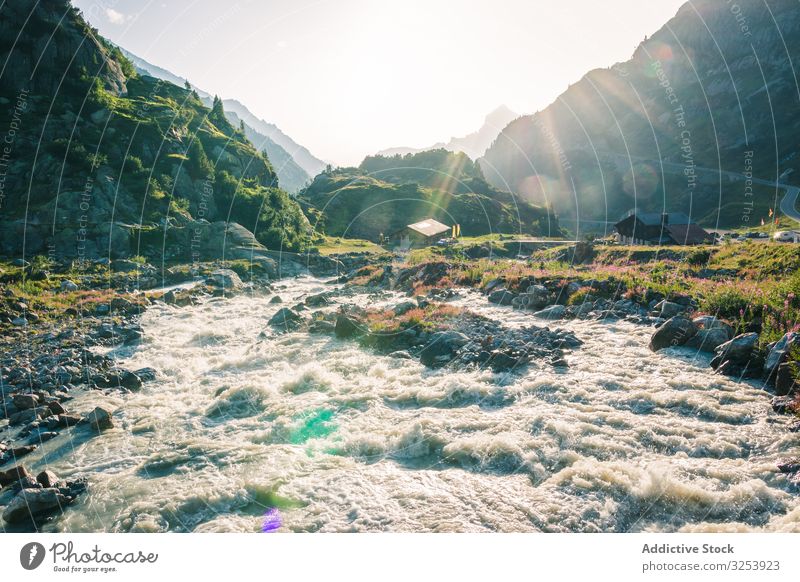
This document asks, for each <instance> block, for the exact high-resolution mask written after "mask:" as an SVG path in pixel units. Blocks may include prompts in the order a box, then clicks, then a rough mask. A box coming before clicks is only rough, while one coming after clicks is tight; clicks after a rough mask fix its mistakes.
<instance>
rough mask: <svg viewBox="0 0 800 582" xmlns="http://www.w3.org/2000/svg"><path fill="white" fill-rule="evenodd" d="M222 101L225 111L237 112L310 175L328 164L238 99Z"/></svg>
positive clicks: (314, 174)
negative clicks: (259, 116)
mask: <svg viewBox="0 0 800 582" xmlns="http://www.w3.org/2000/svg"><path fill="white" fill-rule="evenodd" d="M222 103H223V105H224V107H225V111H230V112H231V113H235V114H236V115H237V116H239V118H240V119H243V120H244V122H245V123H246V124H247V125H249V126H250V127H252V128H253V129H254V130H256V131H257V132H259V133H260V134H261V135H264V136H266V137H268V138H269V139H271V140H272V141H274V142H275V143H276V144H278V145H279V146H281V147H282V148H283V149H284V150H286V152H287V153H288V154H289V155H290V156H292V159H294V160H295V162H297V165H298V166H300V167H301V168H303V170H305V171H306V173H307V174H308V175H309V176H312V177H313V176H316V175H317V174H319V173H320V172H321V171H322V170H324V169H325V167H326V166H327V163H326V162H323V161H322V160H320V159H319V158H317V157H315V156H314V155H313V154H312V153H311V152H309V151H308V149H306V148H305V147H303V146H301V145H300V144H298V143H297V142H296V141H294V140H293V139H292V138H291V137H289V136H288V135H286V134H285V133H283V132H282V131H281V130H280V128H279V127H278V126H277V125H274V124H272V123H268V122H266V121H264V120H263V119H260V118H258V117H256V116H255V115H254V114H253V113H252V112H251V111H250V110H249V109H248V108H247V107H245V106H244V105H242V104H241V103H239V102H238V101H237V100H236V99H225V100H224V101H223V102H222Z"/></svg>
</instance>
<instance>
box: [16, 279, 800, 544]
mask: <svg viewBox="0 0 800 582" xmlns="http://www.w3.org/2000/svg"><path fill="white" fill-rule="evenodd" d="M282 285H284V286H285V288H284V289H281V290H279V293H280V294H281V296H282V297H283V299H284V304H283V306H286V305H293V304H294V302H295V301H296V300H299V299H300V298H302V297H303V296H305V295H306V294H309V293H315V292H319V291H321V290H324V289H328V288H330V286H327V285H324V284H323V283H322V282H321V281H318V280H314V279H299V280H292V281H287V282H283V283H282ZM397 297H398V298H397V299H395V298H392V297H388V298H386V297H385V298H384V300H388V299H392V301H389V303H392V302H393V301H398V300H399V296H397ZM458 302H460V303H462V304H464V305H468V306H469V307H471V308H473V309H477V310H479V311H480V312H482V313H484V314H486V315H489V316H491V317H494V318H503V320H504V321H505V322H506V323H508V324H509V325H520V324H530V323H536V322H534V321H533V320H532V318H531V316H530V315H529V314H525V313H519V312H514V311H512V310H511V309H510V308H505V307H497V306H491V305H489V304H487V303H486V301H485V298H482V297H479V296H477V295H475V294H470V295H469V296H467V297H465V298H464V299H461V300H459V301H458ZM280 307H282V305H274V304H270V303H269V297H251V296H238V297H235V298H232V299H226V300H221V299H212V300H209V301H206V302H205V303H203V304H201V305H197V306H193V307H185V308H181V309H178V308H174V307H169V306H156V307H153V308H151V309H150V310H149V311H148V312H147V313H146V314H145V315H144V317H143V321H142V325H143V327H144V329H145V339H144V341H143V342H142V343H141V344H140V345H139V346H137V347H136V348H135V351H133V352H132V353H130V352H127V353H120V354H119V356H120V358H122V361H121V362H120V363H121V364H122V365H124V366H125V367H126V368H129V369H136V368H140V367H144V366H152V367H154V368H156V369H157V370H158V371H159V380H158V381H157V382H154V383H151V384H149V385H147V387H146V388H144V389H143V390H142V391H141V392H139V393H135V394H129V395H125V396H118V397H114V398H111V401H110V402H108V404H109V405H110V406H112V407H115V408H117V407H118V408H119V412H118V413H117V414H116V415H115V421H116V425H117V426H116V428H114V429H111V430H108V431H106V432H104V433H102V435H100V436H98V437H95V438H93V439H92V440H89V441H87V442H83V443H68V444H66V445H65V444H64V443H63V442H62V443H60V444H58V443H56V444H50V443H48V445H47V446H46V447H45V449H44V451H43V453H38V461H39V462H40V463H41V462H43V460H44V458H45V455H46V458H47V459H49V463H50V465H51V467H52V468H53V469H54V470H55V471H56V472H57V473H58V474H59V475H62V476H65V477H66V476H72V475H81V474H84V475H88V476H89V479H90V488H89V492H88V494H86V495H84V496H83V497H82V498H81V499H80V501H79V502H78V503H77V504H76V505H74V506H72V507H70V508H69V509H68V510H67V511H66V512H65V513H64V514H63V515H62V516H60V517H59V518H58V519H57V520H56V521H55V522H54V523H53V524H52V526H50V527H52V529H55V530H59V531H100V530H102V531H260V530H261V528H262V525H263V523H264V519H265V518H264V514H265V512H267V511H268V510H269V509H270V508H277V510H278V512H279V515H280V517H279V519H280V521H281V524H282V525H281V531H415V532H416V531H675V530H692V531H694V530H762V529H763V530H770V531H800V508H799V507H800V500H799V499H798V497H797V495H796V494H794V493H792V492H791V490H790V487H789V484H788V481H787V478H786V476H784V475H782V474H780V473H778V472H777V470H776V468H775V465H776V461H777V460H778V459H780V458H782V457H785V456H788V455H789V454H791V453H792V452H794V453H795V454H796V438H797V435H796V434H792V433H789V432H787V431H786V430H785V427H784V425H785V424H786V423H787V422H788V420H787V419H784V418H782V417H779V416H777V415H774V414H773V413H772V412H771V411H770V407H769V398H768V395H767V394H765V393H764V392H763V391H761V390H760V389H758V387H757V386H755V385H748V384H745V383H736V382H733V381H731V380H729V379H727V378H724V377H720V376H716V375H713V374H712V373H711V370H710V369H709V368H708V360H707V357H706V356H696V355H695V354H693V353H692V352H691V351H689V350H665V351H663V352H659V353H657V354H653V353H652V352H650V350H649V349H648V347H647V343H648V340H649V336H650V333H651V330H649V329H648V328H646V327H640V326H635V325H633V324H628V323H624V322H615V323H612V322H578V321H576V322H567V323H558V324H551V325H560V326H562V327H566V328H569V329H571V330H573V331H574V332H575V333H576V335H577V336H578V337H579V338H580V339H582V340H583V341H584V342H585V343H584V345H583V346H581V347H580V348H578V349H576V350H574V351H572V352H568V353H567V361H568V362H569V368H568V369H567V370H556V369H552V368H543V369H535V368H531V369H529V370H528V371H522V372H520V373H516V374H512V375H502V374H494V373H492V372H491V371H475V372H469V373H465V372H457V373H456V372H452V371H447V370H436V371H431V370H428V369H426V368H424V367H423V366H422V365H421V364H419V363H418V362H415V361H409V360H399V359H392V358H389V357H385V356H378V355H375V354H374V353H371V352H368V351H365V350H363V349H361V348H360V347H359V346H358V345H357V344H356V343H354V342H348V341H340V340H337V339H334V338H330V337H326V336H310V335H308V334H306V333H293V334H287V335H283V336H277V335H273V334H269V335H268V337H266V338H262V337H260V334H261V332H262V331H264V330H267V331H268V332H269V330H268V326H267V321H268V320H269V318H270V317H271V316H272V315H273V314H274V313H275V312H276V311H277V310H278V309H279V308H280ZM539 323H540V322H539ZM98 397H99V396H98V393H92V394H88V395H86V396H84V397H82V399H81V400H80V401H78V402H76V403H75V405H74V406H73V408H76V407H77V408H81V407H82V408H83V409H88V408H90V407H91V406H93V405H95V404H96V403H97V402H98ZM31 459H32V460H33V461H34V463H33V464H34V467H35V466H36V460H37V457H34V456H33V455H31ZM270 519H271V520H273V522H274V519H275V517H274V512H272V513H271V518H270Z"/></svg>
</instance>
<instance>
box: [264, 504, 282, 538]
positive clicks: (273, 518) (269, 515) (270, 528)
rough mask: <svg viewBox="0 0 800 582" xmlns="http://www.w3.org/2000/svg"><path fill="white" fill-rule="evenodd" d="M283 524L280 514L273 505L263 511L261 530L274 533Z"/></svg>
mask: <svg viewBox="0 0 800 582" xmlns="http://www.w3.org/2000/svg"><path fill="white" fill-rule="evenodd" d="M281 525H283V521H282V520H281V514H280V512H279V511H278V510H277V508H275V507H270V508H269V509H268V510H267V511H266V513H264V523H263V524H261V531H262V532H264V533H274V532H276V531H278V530H279V529H280V527H281Z"/></svg>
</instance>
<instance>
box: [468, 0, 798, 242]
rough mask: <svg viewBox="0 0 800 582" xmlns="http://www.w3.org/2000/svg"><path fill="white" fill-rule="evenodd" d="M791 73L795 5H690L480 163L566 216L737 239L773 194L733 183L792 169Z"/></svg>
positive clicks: (710, 0) (495, 178)
mask: <svg viewBox="0 0 800 582" xmlns="http://www.w3.org/2000/svg"><path fill="white" fill-rule="evenodd" d="M798 65H800V8H798V4H797V2H796V0H768V1H766V2H765V1H764V0H740V1H739V2H737V3H736V4H731V3H728V2H720V1H718V0H693V1H692V2H689V3H686V4H685V5H684V6H682V7H681V8H680V10H679V11H678V13H677V14H676V16H675V17H673V18H672V19H671V20H670V21H669V22H667V23H666V24H665V25H664V26H663V27H662V28H661V29H660V30H658V31H657V32H656V33H655V34H653V35H652V36H651V37H649V38H647V39H645V40H644V41H643V42H642V43H641V44H640V45H639V47H638V48H637V49H636V50H635V52H634V54H633V56H632V58H631V59H630V60H628V61H626V62H624V63H618V64H616V65H614V66H613V67H611V68H608V69H598V70H594V71H591V72H589V73H588V74H586V75H585V76H584V77H583V78H582V79H581V80H580V81H578V82H577V83H575V84H573V85H572V86H570V87H569V89H568V90H567V91H565V92H564V93H563V94H561V95H560V96H559V97H558V98H557V99H556V101H555V102H554V103H553V104H551V105H550V106H548V107H547V108H546V109H544V110H543V111H540V112H538V113H536V114H535V115H529V116H525V117H521V118H519V119H517V120H515V121H513V122H511V123H510V124H509V125H508V127H506V128H505V130H504V131H503V133H502V134H501V135H500V136H499V137H498V138H497V140H496V141H495V142H494V144H493V145H492V146H491V147H490V148H489V150H488V151H487V152H486V154H485V156H484V157H483V158H482V159H481V160H480V163H481V166H482V167H483V170H484V173H485V175H486V178H487V179H488V180H489V181H490V182H492V183H493V184H495V185H496V186H498V187H504V188H505V187H507V188H511V189H513V190H514V191H516V192H520V193H521V194H522V195H524V196H526V197H527V198H528V199H529V200H532V201H535V202H538V203H545V202H549V203H552V205H553V207H554V208H555V209H556V210H557V211H558V212H559V213H560V215H561V216H562V217H567V218H573V219H574V218H576V217H577V218H580V219H581V220H587V219H588V220H591V219H599V220H612V221H613V220H616V219H617V218H619V215H620V214H621V213H623V212H625V211H627V210H629V209H633V208H638V209H641V210H645V211H657V212H658V211H662V210H664V209H666V210H670V211H682V212H685V213H687V214H689V215H690V216H692V217H693V218H694V219H696V220H700V221H702V222H703V223H705V224H709V225H717V224H719V225H721V226H729V227H736V226H746V225H747V224H748V222H750V221H751V220H752V221H753V222H755V221H756V220H758V219H759V217H765V216H767V213H768V210H769V208H770V207H773V206H774V205H775V201H776V196H777V193H776V191H775V188H774V187H767V186H760V185H757V184H756V185H754V186H753V187H752V190H750V189H749V187H750V186H749V185H748V184H747V183H746V182H745V181H744V179H742V178H741V176H742V175H744V174H747V173H748V172H752V174H753V175H754V176H756V177H759V178H763V179H767V180H769V179H772V180H775V179H776V178H777V177H778V176H779V175H780V174H781V173H783V172H785V171H786V170H788V169H790V168H793V167H794V166H795V164H796V163H797V162H796V157H795V156H796V153H797V135H798V130H800V116H798V115H797V111H798V105H800V88H799V86H798V83H797V71H796V70H795V68H794V67H796V66H798ZM702 168H711V169H714V170H719V169H722V170H724V171H727V172H730V174H720V173H719V172H718V171H707V170H703V169H702ZM737 177H739V178H737Z"/></svg>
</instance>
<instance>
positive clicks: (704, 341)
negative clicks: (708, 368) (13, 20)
mask: <svg viewBox="0 0 800 582" xmlns="http://www.w3.org/2000/svg"><path fill="white" fill-rule="evenodd" d="M729 339H730V337H729V335H728V330H726V329H724V328H721V327H712V328H710V329H707V328H706V329H701V330H699V331H698V332H697V335H695V336H693V337H691V338H690V339H689V341H687V342H686V347H687V348H695V349H697V350H700V351H701V352H713V351H714V350H715V349H717V347H719V346H721V345H722V344H724V343H725V342H726V341H728V340H729Z"/></svg>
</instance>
